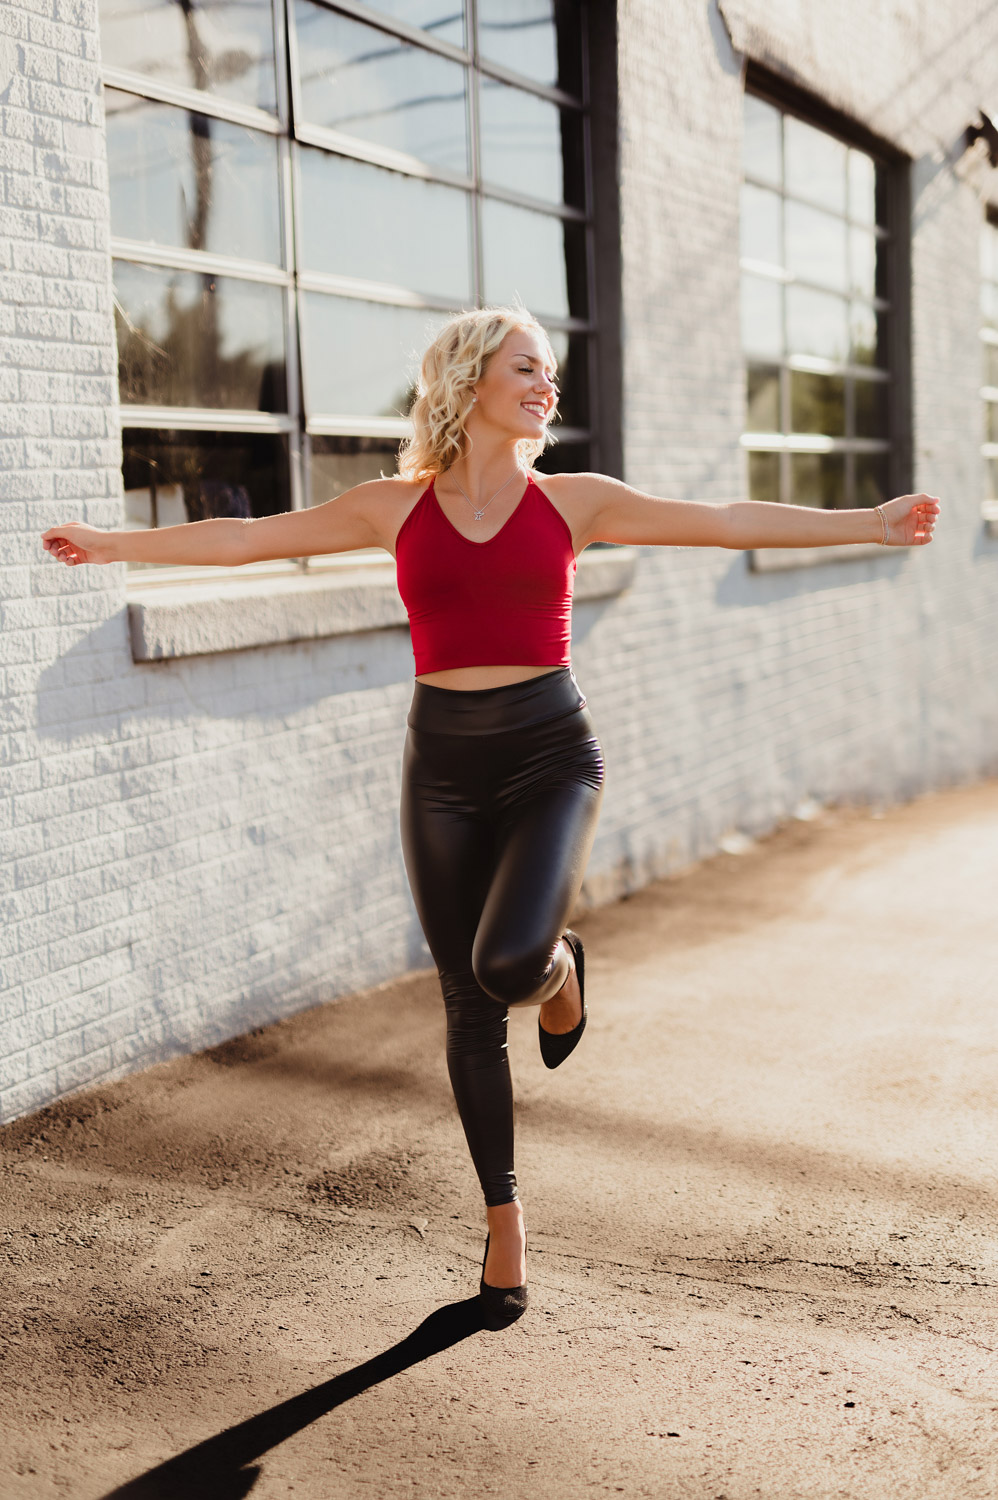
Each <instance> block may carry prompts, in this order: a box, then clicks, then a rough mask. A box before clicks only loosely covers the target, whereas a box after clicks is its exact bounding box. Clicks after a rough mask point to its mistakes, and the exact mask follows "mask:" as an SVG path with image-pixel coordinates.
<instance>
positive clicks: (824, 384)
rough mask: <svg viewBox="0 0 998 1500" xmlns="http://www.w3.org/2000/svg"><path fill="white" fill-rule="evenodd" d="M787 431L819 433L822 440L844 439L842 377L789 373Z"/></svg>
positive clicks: (796, 371) (792, 371) (799, 371)
mask: <svg viewBox="0 0 998 1500" xmlns="http://www.w3.org/2000/svg"><path fill="white" fill-rule="evenodd" d="M790 429H791V431H792V432H820V433H824V434H825V436H826V437H844V436H845V430H846V383H845V378H844V376H842V375H815V374H812V372H811V371H810V370H791V371H790Z"/></svg>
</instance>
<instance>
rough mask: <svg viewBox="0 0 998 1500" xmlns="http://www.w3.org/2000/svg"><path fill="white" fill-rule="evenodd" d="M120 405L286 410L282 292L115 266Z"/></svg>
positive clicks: (120, 263)
mask: <svg viewBox="0 0 998 1500" xmlns="http://www.w3.org/2000/svg"><path fill="white" fill-rule="evenodd" d="M114 294H115V329H116V332H117V338H118V379H119V386H120V391H121V400H122V403H123V404H126V405H127V404H129V403H131V404H136V403H139V404H143V405H156V406H160V405H168V406H208V407H237V408H242V409H243V410H247V411H275V412H283V411H287V409H288V408H287V389H286V379H285V365H284V292H283V290H282V288H281V287H276V286H264V285H261V284H260V283H258V282H252V281H238V280H235V279H233V278H231V277H215V276H208V275H198V274H196V273H195V272H192V271H169V270H161V269H160V268H159V267H149V266H136V265H131V264H129V263H128V262H127V261H115V263H114Z"/></svg>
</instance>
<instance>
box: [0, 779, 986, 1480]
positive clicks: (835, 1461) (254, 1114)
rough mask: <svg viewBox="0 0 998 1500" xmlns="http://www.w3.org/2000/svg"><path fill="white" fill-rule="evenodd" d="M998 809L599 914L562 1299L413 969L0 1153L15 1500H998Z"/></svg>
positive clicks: (522, 1105) (548, 1076)
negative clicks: (502, 1207)
mask: <svg viewBox="0 0 998 1500" xmlns="http://www.w3.org/2000/svg"><path fill="white" fill-rule="evenodd" d="M996 890H998V784H988V785H985V786H981V787H976V788H968V789H960V790H957V791H953V792H947V793H945V794H942V795H938V796H933V797H930V798H925V799H922V800H920V801H918V802H916V803H914V804H911V805H909V806H906V807H903V808H898V809H895V810H892V811H889V812H888V813H887V814H886V815H885V816H882V817H872V816H871V815H870V813H869V812H860V811H852V812H849V811H839V812H831V813H826V814H824V815H822V816H821V817H819V818H817V819H816V820H815V821H813V822H806V823H805V822H798V823H794V824H792V825H791V826H789V827H787V828H785V829H783V830H782V831H781V832H779V833H778V834H776V835H775V836H774V837H772V838H771V839H768V840H765V841H764V842H762V843H760V844H757V845H755V846H753V847H751V848H749V849H748V850H747V851H746V852H744V853H742V854H740V855H734V854H725V855H720V856H718V857H717V858H716V859H714V860H712V861H710V862H708V863H706V864H704V865H703V866H701V867H700V868H698V869H696V870H693V871H691V872H689V873H688V874H686V875H684V876H682V877H680V878H677V879H674V880H669V881H663V882H661V883H659V884H657V885H656V886H654V887H652V888H650V889H648V890H647V891H644V892H642V893H641V894H639V895H637V896H635V897H633V898H631V899H630V900H627V901H624V902H621V903H620V904H618V905H616V906H614V907H612V908H607V909H604V910H601V911H599V912H596V913H593V914H591V915H589V916H588V917H586V918H584V919H583V920H582V922H581V923H580V924H579V925H580V931H581V933H582V935H583V937H584V939H585V941H586V950H587V975H588V998H589V1002H590V1011H591V1019H590V1023H589V1029H588V1031H587V1034H586V1037H585V1039H584V1041H583V1044H582V1045H581V1047H580V1048H579V1050H578V1052H576V1053H575V1054H574V1055H573V1057H572V1058H571V1060H570V1062H568V1063H566V1065H565V1066H564V1067H563V1068H561V1069H560V1070H559V1071H558V1072H557V1073H547V1072H546V1071H545V1069H544V1068H543V1066H542V1064H541V1062H540V1059H539V1056H538V1054H537V1043H536V1012H517V1013H514V1016H513V1019H512V1022H511V1055H512V1061H513V1068H514V1076H515V1081H516V1088H517V1098H518V1131H519V1135H518V1160H517V1167H518V1172H519V1176H520V1180H521V1185H522V1191H523V1196H524V1199H525V1204H526V1208H527V1220H528V1225H529V1231H530V1250H529V1263H530V1275H531V1297H532V1305H531V1308H530V1311H529V1312H528V1314H527V1315H526V1317H524V1318H523V1319H521V1321H520V1322H519V1323H517V1324H516V1325H515V1326H514V1327H513V1328H511V1329H508V1330H507V1331H505V1332H503V1333H498V1334H495V1333H488V1332H485V1331H483V1330H482V1329H481V1327H480V1325H479V1322H478V1318H477V1313H476V1304H475V1299H474V1292H475V1289H476V1287H477V1283H478V1275H479V1268H480V1264H481V1256H482V1248H483V1240H484V1227H483V1216H482V1212H481V1209H480V1207H479V1199H478V1190H477V1185H476V1184H475V1182H474V1179H473V1177H472V1174H471V1169H470V1165H469V1163H468V1161H467V1158H466V1154H465V1149H464V1143H463V1138H462V1137H461V1134H460V1127H459V1125H458V1122H457V1118H456V1115H455V1112H454V1109H453V1105H452V1102H451V1098H450V1092H449V1088H448V1084H447V1078H446V1073H445V1069H444V1062H443V1054H442V1037H443V1021H442V1007H441V1003H440V999H439V993H438V990H437V985H436V979H435V977H434V976H433V975H431V974H415V975H409V976H406V977H405V978H403V979H401V980H399V981H397V982H393V983H391V984H388V985H385V986H382V987H380V988H378V989H376V990H373V991H368V992H367V993H365V994H361V995H357V996H355V997H352V998H351V999H349V1000H347V1001H343V1002H340V1003H338V1004H336V1005H331V1006H329V1007H327V1008H324V1009H319V1010H315V1011H312V1012H309V1013H308V1014H304V1015H301V1016H298V1017H295V1018H294V1019H292V1020H290V1021H287V1022H284V1023H281V1024H280V1025H277V1026H274V1027H270V1028H268V1029H266V1030H264V1031H261V1032H258V1033H256V1034H254V1035H252V1036H250V1037H248V1038H245V1039H242V1040H240V1041H237V1042H233V1043H230V1044H228V1045H226V1046H224V1047H221V1048H218V1049H216V1050H214V1051H212V1052H210V1053H207V1054H203V1055H201V1056H198V1057H193V1058H184V1059H181V1060H178V1061H175V1062H172V1063H169V1064H165V1065H162V1066H160V1067H157V1068H154V1069H152V1070H150V1071H149V1072H146V1073H144V1074H142V1075H141V1076H138V1077H134V1078H131V1079H128V1080H126V1081H124V1082H122V1083H119V1084H115V1085H112V1086H108V1087H105V1088H101V1089H98V1090H95V1091H91V1092H89V1093H86V1094H83V1095H78V1096H76V1097H75V1098H73V1099H72V1100H69V1101H65V1102H63V1103H62V1104H60V1105H58V1106H56V1107H55V1108H53V1109H50V1110H47V1111H44V1112H43V1113H42V1114H39V1115H35V1116H32V1117H31V1118H30V1119H27V1120H23V1121H19V1122H16V1123H15V1124H14V1125H11V1126H8V1127H7V1128H6V1129H5V1130H4V1131H2V1132H0V1171H2V1190H3V1206H2V1212H0V1226H2V1234H3V1241H4V1245H5V1253H6V1263H7V1268H6V1271H5V1274H4V1291H5V1295H4V1304H5V1314H4V1319H3V1325H4V1327H3V1338H4V1344H5V1346H6V1347H5V1351H4V1358H3V1362H2V1368H0V1439H2V1451H0V1496H2V1500H20V1497H29V1496H30V1497H32V1500H49V1497H55V1496H59V1497H64V1496H71V1497H74V1500H76V1497H79V1500H97V1497H110V1496H112V1495H113V1496H115V1497H121V1500H125V1497H127V1500H152V1497H164V1500H236V1497H240V1496H244V1495H247V1494H250V1493H252V1495H253V1497H254V1500H272V1497H277V1496H287V1495H294V1496H295V1497H297V1500H332V1497H351V1500H352V1497H374V1500H382V1497H384V1500H395V1497H427V1500H430V1497H434V1500H435V1497H438V1496H440V1497H443V1496H457V1497H465V1496H479V1495H493V1494H495V1495H503V1496H504V1497H510V1500H541V1497H544V1500H548V1497H550V1500H575V1497H579V1496H582V1497H586V1496H599V1495H605V1494H609V1495H615V1494H623V1495H625V1496H652V1497H663V1500H687V1497H688V1500H750V1497H763V1500H818V1497H821V1500H825V1497H828V1500H831V1497H849V1500H874V1497H876V1500H943V1497H945V1500H958V1497H959V1500H966V1497H974V1496H982V1497H994V1496H995V1495H998V1364H996V1360H995V1350H996V1345H998V1297H996V1289H998V1257H996V1242H995V1222H996V1208H998V1193H996V1182H995V1161H996V1146H995V1141H996V1126H998V1044H996V1019H995V1003H994V1002H995V991H996V975H998V924H996V921H995V911H996V901H995V893H996Z"/></svg>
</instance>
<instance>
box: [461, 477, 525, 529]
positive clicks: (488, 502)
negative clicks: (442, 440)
mask: <svg viewBox="0 0 998 1500" xmlns="http://www.w3.org/2000/svg"><path fill="white" fill-rule="evenodd" d="M519 472H520V466H519V464H517V466H516V468H515V469H514V470H513V472H512V474H511V475H510V476H509V478H508V479H507V480H506V484H501V485H500V486H499V488H498V489H497V490H496V492H495V494H494V495H492V496H491V498H490V499H488V500H486V502H485V504H484V505H483V506H482V507H481V508H479V507H478V506H477V505H476V504H475V502H474V500H472V498H471V496H470V495H466V494H465V492H464V490H462V489H461V486H460V485H459V484H458V482H457V480H456V479H454V475H453V474H452V475H451V479H454V484H455V486H456V488H457V489H458V490H460V492H461V494H462V495H464V498H465V499H466V500H467V502H468V504H469V505H470V506H471V509H472V510H473V511H474V514H475V520H476V521H480V520H481V519H482V517H483V516H484V514H485V512H486V511H487V510H488V508H489V506H490V505H491V504H492V501H493V500H496V499H498V497H499V496H500V495H501V494H502V492H503V490H504V489H505V488H506V486H507V485H510V484H512V483H513V480H514V479H515V478H516V476H517V474H519Z"/></svg>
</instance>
